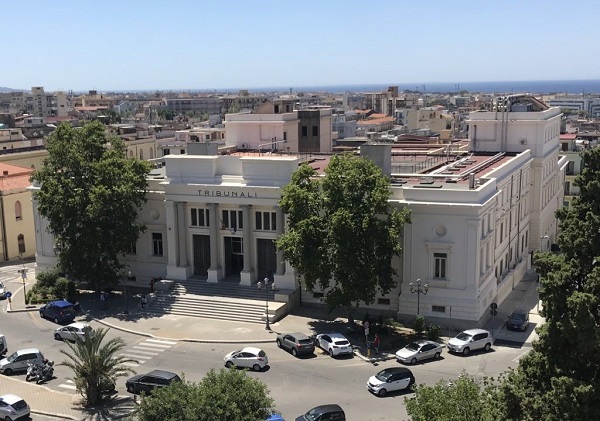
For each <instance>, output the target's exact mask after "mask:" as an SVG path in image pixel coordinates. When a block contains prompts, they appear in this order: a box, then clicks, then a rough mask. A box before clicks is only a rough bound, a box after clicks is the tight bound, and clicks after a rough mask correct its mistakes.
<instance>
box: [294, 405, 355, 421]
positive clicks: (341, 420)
mask: <svg viewBox="0 0 600 421" xmlns="http://www.w3.org/2000/svg"><path fill="white" fill-rule="evenodd" d="M325 420H327V421H346V414H345V413H344V410H343V409H342V408H341V407H340V406H339V405H337V404H335V403H332V404H329V405H321V406H316V407H314V408H313V409H311V410H310V411H308V412H307V413H306V414H304V415H300V416H299V417H298V418H296V421H325Z"/></svg>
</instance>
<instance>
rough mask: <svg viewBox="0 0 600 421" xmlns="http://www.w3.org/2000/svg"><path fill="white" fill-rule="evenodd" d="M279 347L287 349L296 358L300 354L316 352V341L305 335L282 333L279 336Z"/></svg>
mask: <svg viewBox="0 0 600 421" xmlns="http://www.w3.org/2000/svg"><path fill="white" fill-rule="evenodd" d="M277 346H278V347H279V348H283V349H286V350H288V351H290V352H291V353H292V355H293V356H294V357H295V356H297V355H300V354H312V353H313V352H315V343H314V341H313V340H312V339H311V338H309V337H308V336H306V335H305V334H304V333H300V332H295V333H281V334H279V335H277Z"/></svg>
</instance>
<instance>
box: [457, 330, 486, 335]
mask: <svg viewBox="0 0 600 421" xmlns="http://www.w3.org/2000/svg"><path fill="white" fill-rule="evenodd" d="M463 333H466V334H467V335H477V334H478V333H487V334H488V335H489V334H490V332H488V331H487V330H485V329H468V330H464V331H463Z"/></svg>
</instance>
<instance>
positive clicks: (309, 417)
mask: <svg viewBox="0 0 600 421" xmlns="http://www.w3.org/2000/svg"><path fill="white" fill-rule="evenodd" d="M319 416H321V412H320V411H317V408H313V409H311V410H310V411H308V412H307V413H306V414H304V418H305V419H306V420H308V421H314V420H316V419H318V418H319Z"/></svg>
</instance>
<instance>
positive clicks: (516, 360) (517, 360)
mask: <svg viewBox="0 0 600 421" xmlns="http://www.w3.org/2000/svg"><path fill="white" fill-rule="evenodd" d="M528 352H529V350H527V351H525V352H523V353H522V354H521V355H519V356H518V357H517V358H515V359H513V362H515V363H516V362H519V360H520V359H521V358H523V357H524V356H525V354H527V353H528Z"/></svg>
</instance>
